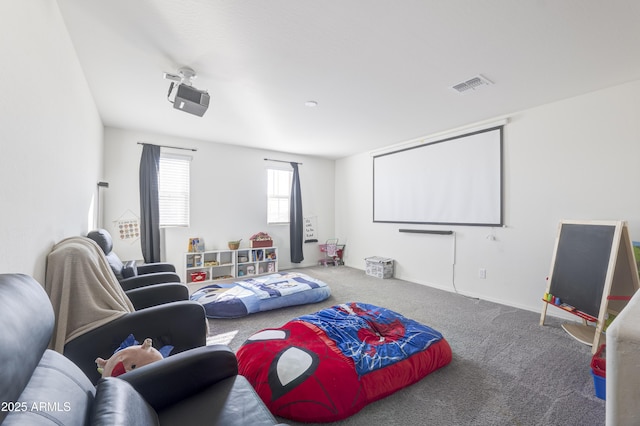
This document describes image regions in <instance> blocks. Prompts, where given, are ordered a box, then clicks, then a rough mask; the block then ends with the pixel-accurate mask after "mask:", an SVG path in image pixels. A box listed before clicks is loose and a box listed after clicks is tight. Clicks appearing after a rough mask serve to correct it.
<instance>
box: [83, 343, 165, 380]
mask: <svg viewBox="0 0 640 426" xmlns="http://www.w3.org/2000/svg"><path fill="white" fill-rule="evenodd" d="M152 343H153V342H152V340H151V339H149V338H147V339H145V340H144V342H143V343H142V345H140V344H139V343H138V341H137V340H136V339H135V338H134V337H133V335H132V334H130V335H129V336H128V337H127V338H126V339H125V341H124V342H122V344H120V347H118V349H116V350H115V352H114V353H113V355H112V356H111V358H109V359H106V360H105V359H102V358H96V365H97V366H98V372H99V373H100V374H102V377H117V376H119V375H121V374H124V373H126V372H129V371H131V370H134V369H136V368H140V367H142V366H144V365H147V364H151V363H152V362H155V361H159V360H161V359H163V358H165V357H166V356H168V355H169V353H170V352H171V350H172V349H173V346H164V347H162V348H160V350H157V349H155V348H154V347H153V345H152Z"/></svg>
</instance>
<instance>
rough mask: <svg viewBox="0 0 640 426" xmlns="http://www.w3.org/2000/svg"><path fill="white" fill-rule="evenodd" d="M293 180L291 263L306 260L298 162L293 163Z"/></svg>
mask: <svg viewBox="0 0 640 426" xmlns="http://www.w3.org/2000/svg"><path fill="white" fill-rule="evenodd" d="M291 167H293V180H292V182H291V202H290V204H289V240H290V247H291V263H300V262H302V261H303V260H304V256H303V254H302V241H303V238H304V218H303V217H302V195H301V192H300V175H299V174H298V163H291Z"/></svg>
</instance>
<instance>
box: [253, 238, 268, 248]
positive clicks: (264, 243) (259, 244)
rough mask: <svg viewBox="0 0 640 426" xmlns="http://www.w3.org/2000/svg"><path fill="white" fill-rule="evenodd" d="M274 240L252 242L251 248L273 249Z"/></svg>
mask: <svg viewBox="0 0 640 426" xmlns="http://www.w3.org/2000/svg"><path fill="white" fill-rule="evenodd" d="M272 246H273V240H251V248H262V247H272Z"/></svg>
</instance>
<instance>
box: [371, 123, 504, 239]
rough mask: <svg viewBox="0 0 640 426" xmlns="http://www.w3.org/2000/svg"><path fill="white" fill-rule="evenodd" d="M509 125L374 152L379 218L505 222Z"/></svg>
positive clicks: (480, 223)
mask: <svg viewBox="0 0 640 426" xmlns="http://www.w3.org/2000/svg"><path fill="white" fill-rule="evenodd" d="M502 131H503V126H499V127H493V128H491V129H485V130H480V131H477V132H474V133H469V134H465V135H461V136H456V137H453V138H449V139H444V140H440V141H436V142H430V143H425V144H422V145H418V146H414V147H411V148H406V149H402V150H398V151H394V152H389V153H385V154H381V155H376V156H374V157H373V221H374V222H391V223H416V224H420V223H426V224H452V225H477V226H500V225H502V223H503V218H502Z"/></svg>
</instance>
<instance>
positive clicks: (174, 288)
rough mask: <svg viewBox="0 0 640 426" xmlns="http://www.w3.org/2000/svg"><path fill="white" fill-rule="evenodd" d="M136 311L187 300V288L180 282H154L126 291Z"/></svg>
mask: <svg viewBox="0 0 640 426" xmlns="http://www.w3.org/2000/svg"><path fill="white" fill-rule="evenodd" d="M126 294H127V296H128V297H129V300H131V303H133V307H134V308H135V309H136V311H139V310H141V309H146V308H148V307H151V306H157V305H161V304H163V303H169V302H178V301H181V300H189V288H188V287H187V286H186V285H184V284H182V283H167V284H155V285H152V286H149V287H139V288H134V289H133V290H129V291H126Z"/></svg>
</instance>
